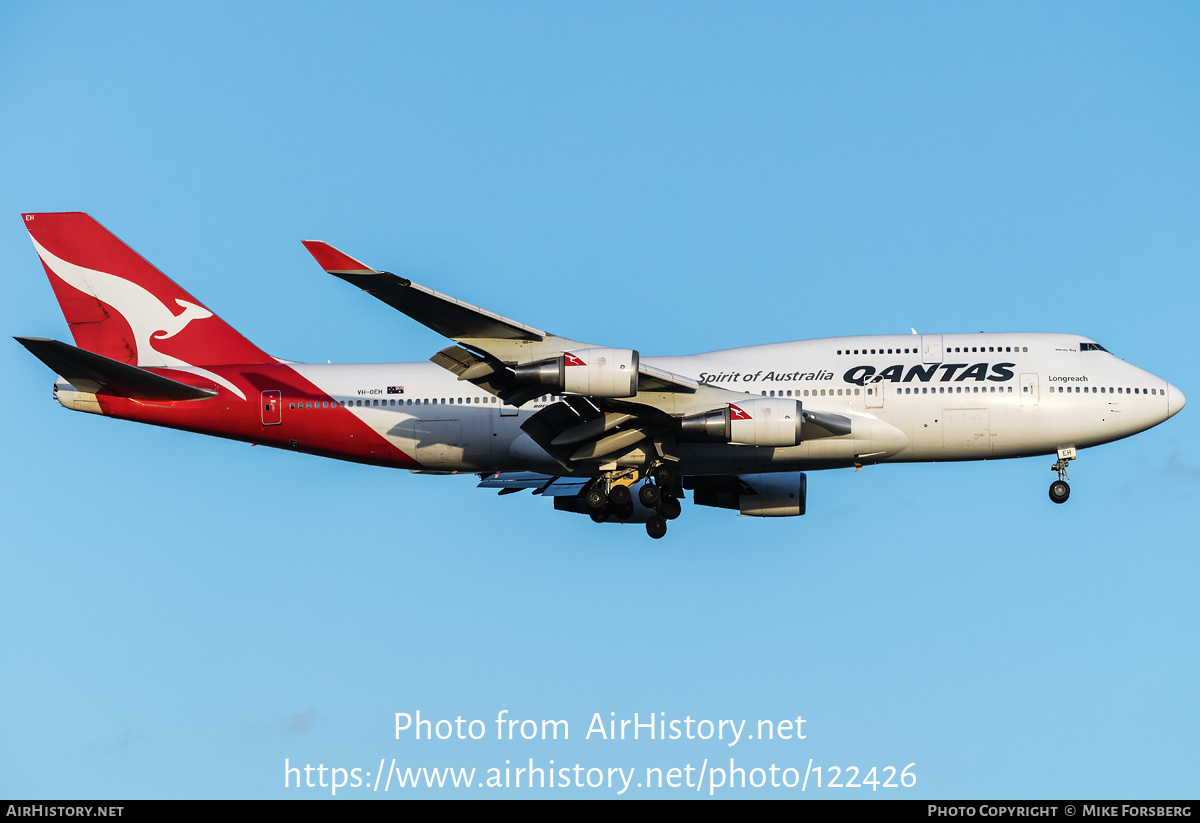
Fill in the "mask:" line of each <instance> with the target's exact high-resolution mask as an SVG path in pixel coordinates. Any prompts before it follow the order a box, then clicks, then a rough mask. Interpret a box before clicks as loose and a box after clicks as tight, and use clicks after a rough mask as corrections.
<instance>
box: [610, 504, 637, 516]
mask: <svg viewBox="0 0 1200 823" xmlns="http://www.w3.org/2000/svg"><path fill="white" fill-rule="evenodd" d="M612 513H613V514H615V515H616V516H617V519H618V520H628V519H629V518H631V517H633V503H626V504H625V505H624V506H613V512H612Z"/></svg>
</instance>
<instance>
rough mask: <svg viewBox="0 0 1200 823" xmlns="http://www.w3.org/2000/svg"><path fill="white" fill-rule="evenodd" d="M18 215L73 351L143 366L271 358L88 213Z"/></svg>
mask: <svg viewBox="0 0 1200 823" xmlns="http://www.w3.org/2000/svg"><path fill="white" fill-rule="evenodd" d="M24 218H25V226H26V227H27V228H28V229H29V234H30V236H31V237H32V238H33V245H34V247H35V248H36V249H37V253H38V256H39V257H41V259H42V265H43V266H44V267H45V269H46V274H47V276H48V277H49V278H50V285H51V286H52V287H53V288H54V294H55V296H56V297H57V298H58V304H59V306H61V307H62V312H63V315H64V316H65V317H66V318H67V323H68V324H69V325H70V327H71V334H72V335H74V337H75V342H76V343H77V344H78V345H79V347H80V348H82V349H86V350H88V351H92V352H96V353H97V354H102V355H104V356H105V357H109V358H112V359H113V360H118V361H120V362H122V363H129V364H132V365H135V366H142V367H179V366H199V365H205V366H220V365H230V364H239V363H275V362H278V361H277V360H276V359H275V358H273V357H271V356H270V355H268V354H266V353H264V352H263V351H261V350H260V349H259V348H258V347H257V346H255V345H254V344H253V343H251V342H250V341H249V340H247V339H246V338H245V337H242V335H240V334H238V333H237V332H236V331H235V330H234V329H233V328H232V327H231V326H229V325H228V324H227V323H225V321H224V320H222V319H221V318H219V317H217V316H216V315H215V314H213V313H212V312H211V311H209V310H208V309H207V308H205V307H204V304H202V303H200V301H198V300H197V299H196V298H194V297H192V296H191V295H190V294H188V293H187V292H186V291H184V290H183V289H181V288H180V287H179V286H178V285H176V284H175V282H174V281H172V280H171V279H170V278H169V277H167V276H166V275H165V274H163V273H162V272H160V271H159V270H158V269H156V268H154V266H152V265H150V264H149V263H148V262H146V260H144V259H143V258H142V257H141V256H140V255H138V253H137V252H135V251H134V250H133V249H131V248H129V247H128V246H126V245H125V244H124V243H122V242H121V241H120V240H118V239H117V237H116V236H115V235H113V234H112V233H111V232H110V231H109V230H108V229H106V228H104V227H103V226H101V225H100V224H99V223H97V222H96V221H95V220H93V219H92V218H91V217H90V216H88V215H86V214H83V213H82V212H63V213H57V214H26V215H24Z"/></svg>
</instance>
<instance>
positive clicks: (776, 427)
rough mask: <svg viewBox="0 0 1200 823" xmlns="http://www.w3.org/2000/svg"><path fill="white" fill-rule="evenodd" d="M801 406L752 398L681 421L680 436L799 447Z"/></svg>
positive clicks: (784, 400)
mask: <svg viewBox="0 0 1200 823" xmlns="http://www.w3.org/2000/svg"><path fill="white" fill-rule="evenodd" d="M803 423H804V405H803V404H802V403H801V402H800V401H799V400H793V399H790V398H786V397H751V398H749V399H747V400H741V401H739V402H737V403H729V404H727V405H726V406H725V407H724V408H722V409H716V410H714V411H710V412H705V413H704V414H694V415H692V416H691V417H685V418H683V420H682V421H680V431H681V433H682V434H683V435H684V436H685V437H687V438H691V439H696V440H724V441H725V442H727V443H737V444H740V445H743V446H798V445H799V444H800V427H801V425H802V424H803Z"/></svg>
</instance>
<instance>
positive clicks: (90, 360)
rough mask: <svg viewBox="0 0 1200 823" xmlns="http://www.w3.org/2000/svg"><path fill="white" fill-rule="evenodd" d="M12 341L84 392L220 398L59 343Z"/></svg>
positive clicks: (150, 397) (39, 339) (148, 397)
mask: <svg viewBox="0 0 1200 823" xmlns="http://www.w3.org/2000/svg"><path fill="white" fill-rule="evenodd" d="M13 339H14V340H16V341H17V342H18V343H20V344H21V345H22V346H24V347H25V348H27V349H29V351H30V353H31V354H32V355H33V356H34V357H36V358H37V359H38V360H41V361H42V362H43V363H45V364H46V365H47V366H49V367H50V368H52V369H53V370H54V371H55V372H57V373H58V374H60V375H62V377H63V379H65V380H66V381H67V382H68V383H70V384H71V385H72V386H74V387H75V388H76V389H78V390H79V391H82V392H90V393H91V394H96V393H97V392H100V391H104V392H106V393H108V394H115V395H117V396H119V397H131V398H134V399H135V400H203V399H205V398H207V397H215V396H216V394H217V393H216V392H215V391H212V390H211V389H201V388H197V387H196V386H189V385H188V384H186V383H180V382H178V381H177V380H172V379H171V378H169V377H163V376H162V375H160V374H155V373H154V372H150V371H147V370H146V369H142V368H138V367H137V366H131V365H129V364H128V363H121V362H119V361H117V360H113V359H111V358H108V357H105V356H104V355H101V354H96V353H95V352H90V351H85V350H84V349H77V348H75V347H74V346H71V345H68V344H66V343H63V342H60V341H58V340H48V339H46V338H44V337H15V338H13Z"/></svg>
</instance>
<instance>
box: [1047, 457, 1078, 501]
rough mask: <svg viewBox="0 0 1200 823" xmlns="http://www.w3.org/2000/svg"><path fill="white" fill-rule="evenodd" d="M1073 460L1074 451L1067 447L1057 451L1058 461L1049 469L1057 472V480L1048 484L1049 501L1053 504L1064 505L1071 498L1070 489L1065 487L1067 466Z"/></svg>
mask: <svg viewBox="0 0 1200 823" xmlns="http://www.w3.org/2000/svg"><path fill="white" fill-rule="evenodd" d="M1074 459H1075V449H1074V448H1073V447H1070V446H1068V447H1067V448H1063V449H1059V450H1058V460H1057V462H1055V463H1054V465H1052V466H1051V467H1050V469H1051V470H1052V471H1056V472H1058V479H1057V480H1055V481H1054V482H1053V483H1051V484H1050V499H1051V500H1053V501H1054V502H1055V503H1066V502H1067V498H1068V497H1070V496H1071V487H1070V486H1068V485H1067V464H1068V463H1069V462H1070V461H1072V460H1074Z"/></svg>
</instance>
